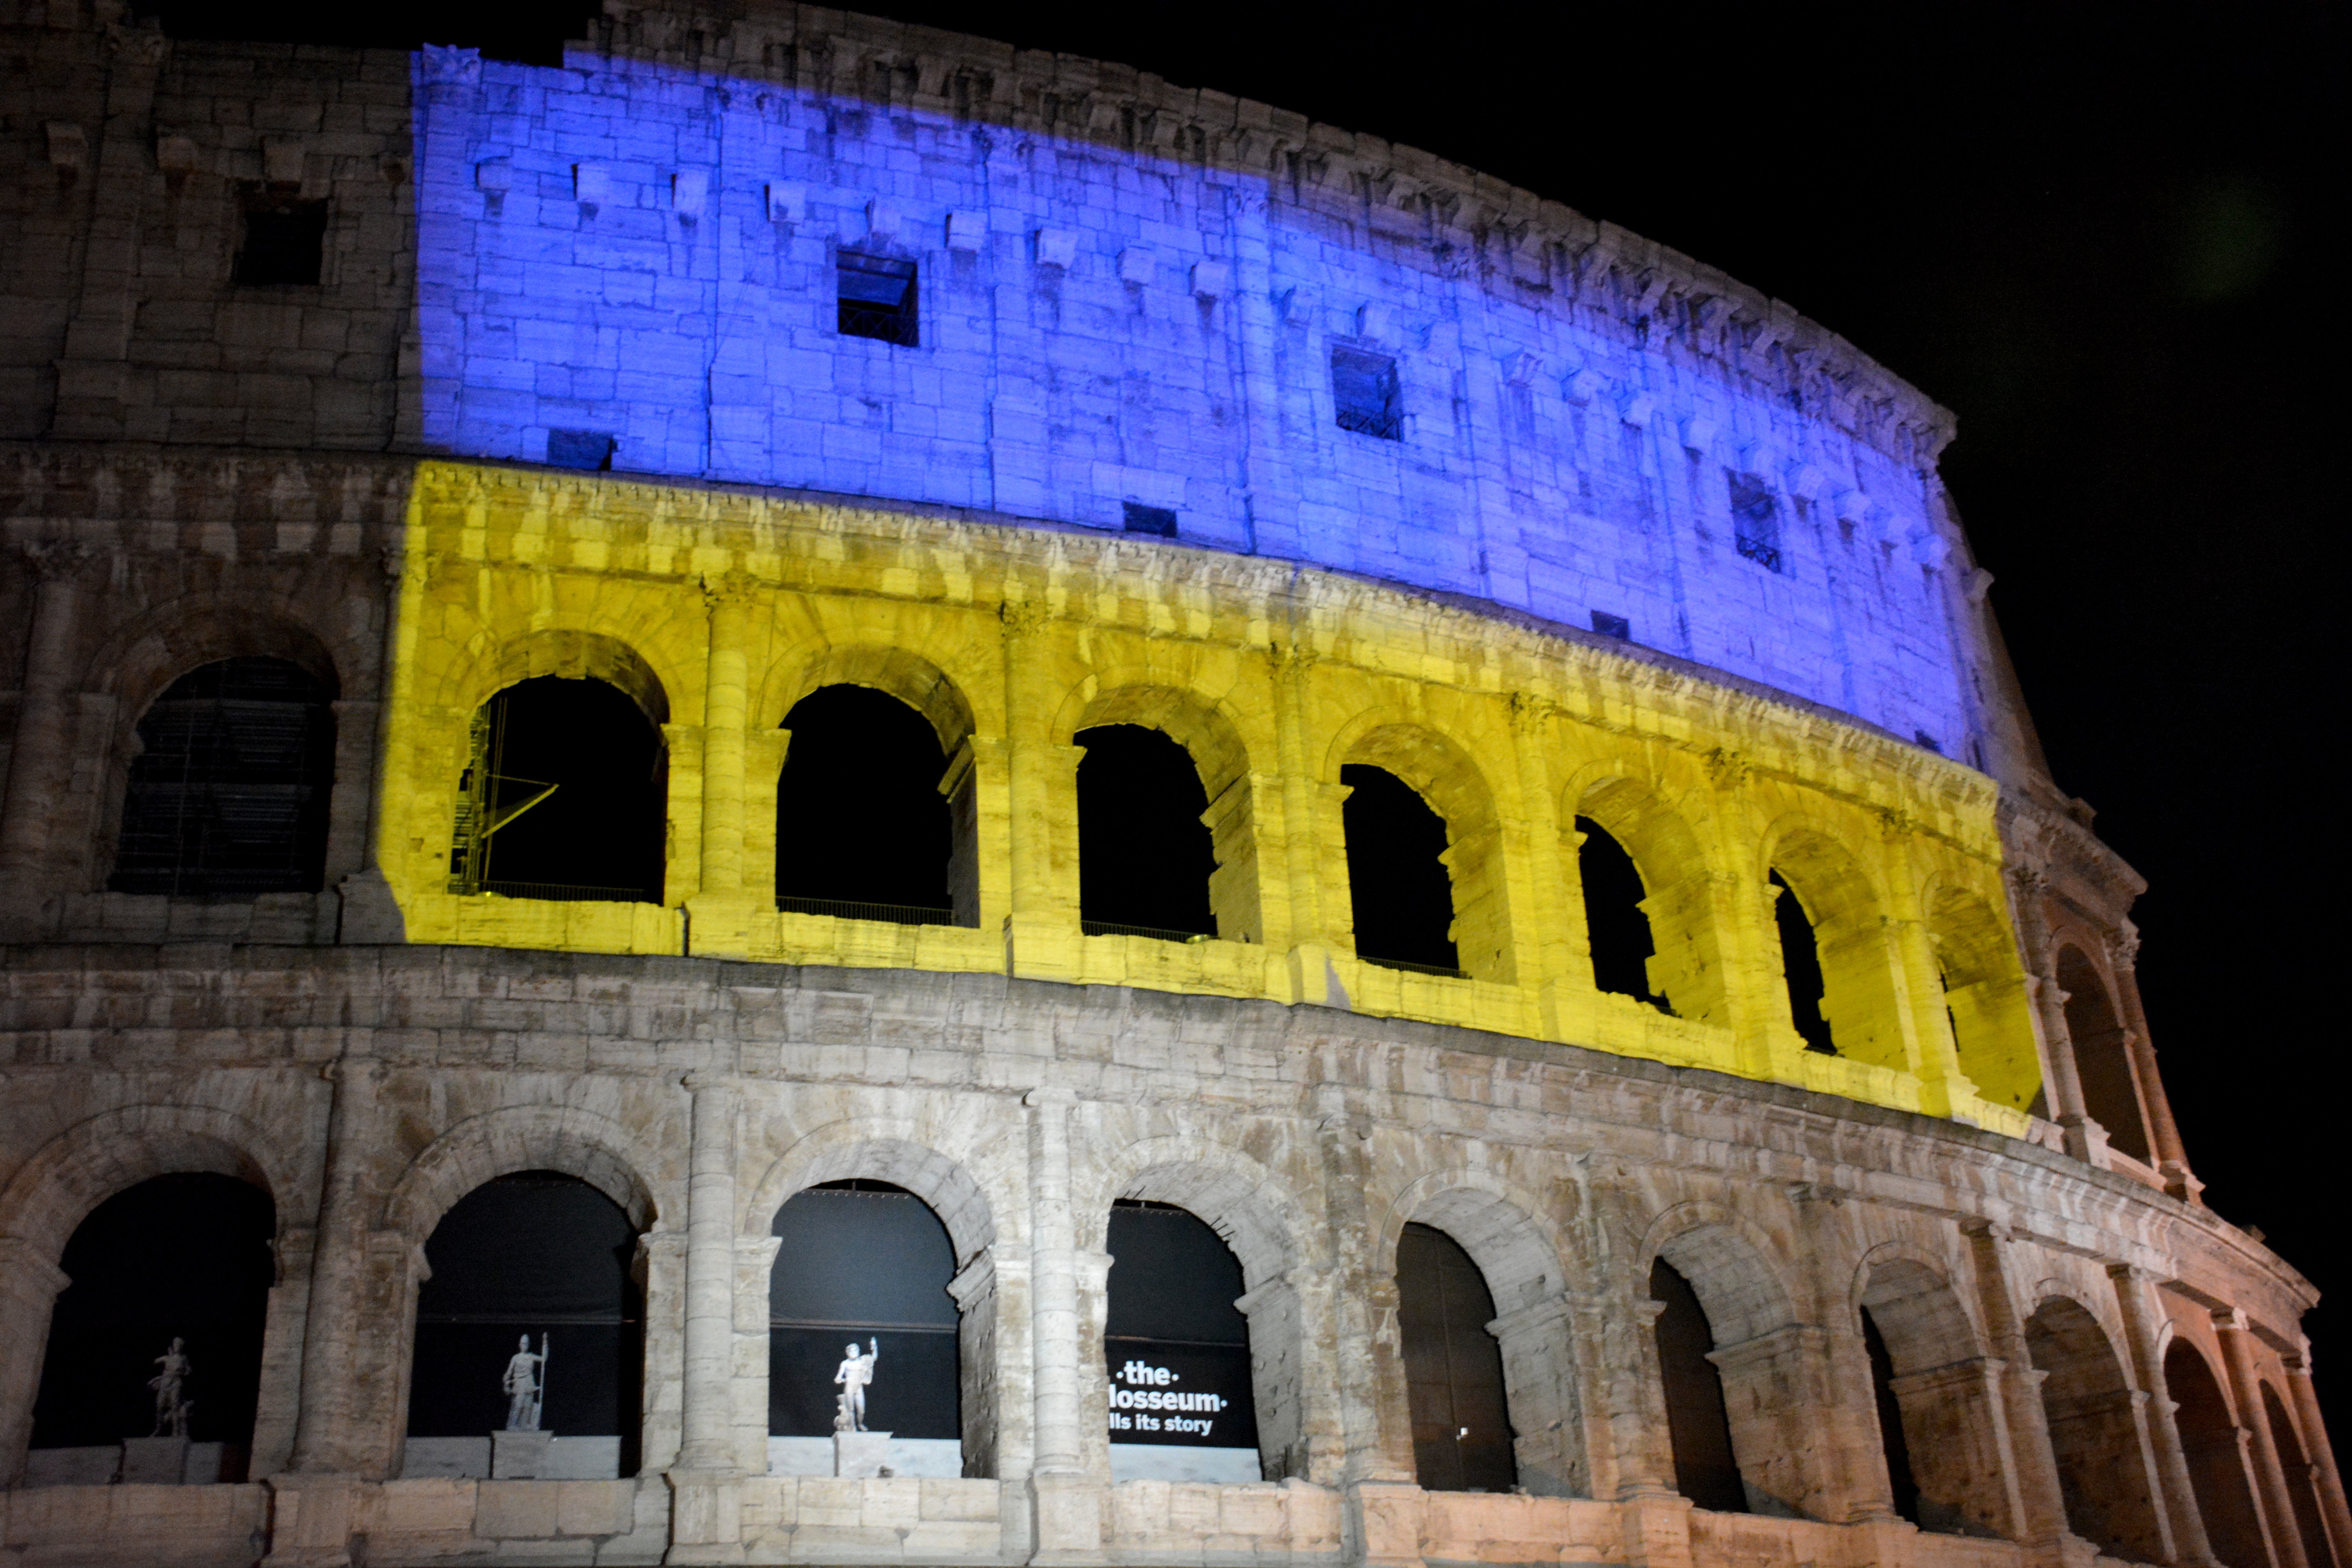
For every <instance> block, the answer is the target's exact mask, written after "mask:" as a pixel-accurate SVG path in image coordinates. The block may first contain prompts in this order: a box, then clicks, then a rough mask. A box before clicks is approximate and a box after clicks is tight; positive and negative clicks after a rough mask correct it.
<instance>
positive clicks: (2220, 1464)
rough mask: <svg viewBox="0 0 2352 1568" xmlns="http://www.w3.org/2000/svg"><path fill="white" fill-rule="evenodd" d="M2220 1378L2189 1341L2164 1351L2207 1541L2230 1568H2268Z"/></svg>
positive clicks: (2180, 1339)
mask: <svg viewBox="0 0 2352 1568" xmlns="http://www.w3.org/2000/svg"><path fill="white" fill-rule="evenodd" d="M2168 1326H2169V1321H2168ZM2221 1377H2222V1374H2221V1373H2220V1372H2218V1371H2216V1370H2215V1368H2214V1366H2213V1363H2211V1362H2210V1360H2208V1359H2207V1358H2206V1355H2205V1352H2203V1351H2202V1350H2201V1349H2200V1348H2199V1347H2198V1345H2197V1344H2196V1343H2195V1342H2193V1341H2191V1340H2190V1339H2189V1337H2188V1336H2186V1335H2180V1334H2176V1335H2174V1336H2173V1337H2172V1342H2171V1343H2169V1344H2168V1345H2167V1346H2166V1347H2165V1351H2164V1386H2165V1392H2166V1393H2168V1394H2170V1395H2171V1396H2172V1399H2173V1402H2174V1410H2173V1422H2174V1425H2175V1426H2177V1427H2178V1428H2179V1433H2180V1451H2181V1457H2182V1458H2184V1459H2186V1460H2187V1461H2188V1465H2189V1490H2190V1491H2191V1492H2192V1493H2194V1494H2195V1496H2196V1500H2197V1512H2198V1516H2199V1517H2200V1519H2202V1520H2203V1521H2204V1523H2205V1537H2206V1540H2207V1541H2208V1542H2210V1543H2211V1544H2212V1547H2213V1554H2214V1556H2216V1557H2218V1558H2220V1559H2221V1561H2222V1562H2223V1563H2227V1564H2228V1565H2229V1568H2268V1565H2269V1563H2270V1546H2269V1544H2268V1542H2265V1541H2264V1540H2263V1521H2262V1515H2261V1514H2260V1513H2258V1512H2256V1511H2255V1508H2254V1494H2253V1489H2252V1486H2251V1485H2250V1484H2249V1481H2248V1479H2247V1475H2246V1453H2245V1450H2244V1447H2243V1446H2242V1441H2241V1437H2242V1433H2241V1431H2240V1427H2239V1423H2238V1421H2237V1419H2236V1418H2235V1417H2234V1416H2232V1415H2231V1413H2230V1402H2229V1400H2228V1398H2227V1397H2226V1396H2225V1395H2224V1394H2222V1392H2221V1388H2222V1382H2221Z"/></svg>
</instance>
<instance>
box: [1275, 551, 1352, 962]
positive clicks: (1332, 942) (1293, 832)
mask: <svg viewBox="0 0 2352 1568" xmlns="http://www.w3.org/2000/svg"><path fill="white" fill-rule="evenodd" d="M1292 581H1293V584H1294V585H1295V584H1296V582H1297V578H1296V577H1295V576H1294V577H1293V579H1292ZM1288 608H1289V615H1290V617H1291V624H1289V625H1288V626H1286V628H1285V633H1284V635H1285V636H1286V637H1290V638H1294V639H1298V640H1299V641H1304V640H1305V639H1306V638H1307V637H1310V636H1311V633H1310V632H1309V631H1308V630H1307V628H1304V627H1301V626H1297V624H1296V617H1297V616H1298V615H1299V614H1301V613H1303V612H1302V611H1301V610H1300V608H1299V606H1298V602H1297V599H1296V597H1295V596H1294V597H1292V598H1291V599H1290V600H1289V601H1288ZM1314 678H1315V655H1314V653H1313V651H1312V649H1311V648H1309V647H1303V646H1298V642H1297V641H1295V642H1293V643H1291V644H1289V645H1287V646H1286V645H1284V644H1281V643H1277V644H1276V648H1275V659H1274V670H1273V676H1272V686H1273V694H1274V713H1275V748H1276V754H1277V758H1278V762H1277V768H1278V771H1279V774H1280V777H1281V780H1282V786H1281V796H1280V800H1281V833H1282V840H1283V867H1284V869H1285V871H1286V874H1287V880H1286V883H1285V886H1284V898H1283V904H1284V908H1285V910H1286V911H1287V913H1288V917H1289V919H1288V921H1287V924H1286V926H1285V927H1282V928H1276V927H1274V926H1272V925H1271V924H1269V927H1268V929H1267V931H1266V941H1267V942H1268V943H1269V944H1273V943H1280V944H1283V946H1284V948H1285V950H1286V952H1288V954H1289V958H1290V974H1289V982H1290V994H1289V1000H1291V1001H1293V1002H1306V1003H1310V1004H1316V1005H1323V1006H1332V1007H1345V1006H1347V1005H1348V994H1347V992H1346V990H1345V989H1344V988H1342V986H1341V985H1340V984H1339V972H1338V971H1337V970H1336V969H1334V968H1333V967H1332V964H1331V957H1332V955H1333V954H1334V953H1340V952H1353V951H1354V948H1355V915H1354V911H1353V910H1352V909H1351V908H1350V907H1349V900H1350V894H1349V883H1348V847H1347V832H1346V827H1345V818H1344V816H1342V807H1343V805H1344V803H1345V802H1346V800H1347V798H1348V792H1347V788H1346V786H1345V785H1342V784H1339V783H1337V782H1330V783H1327V782H1325V781H1324V779H1323V778H1322V776H1321V773H1322V769H1321V766H1320V763H1319V761H1318V757H1319V752H1320V748H1319V747H1318V745H1317V743H1316V742H1317V737H1316V736H1315V735H1314V733H1313V732H1312V731H1313V723H1312V721H1311V719H1310V717H1309V716H1310V715H1311V714H1313V713H1314V711H1315V702H1314V694H1313V692H1312V691H1311V690H1310V687H1311V686H1312V684H1313V682H1314ZM1271 816H1272V813H1271V812H1269V813H1268V817H1271ZM1265 826H1271V823H1270V822H1266V823H1265Z"/></svg>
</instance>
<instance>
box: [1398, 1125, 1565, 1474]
mask: <svg viewBox="0 0 2352 1568" xmlns="http://www.w3.org/2000/svg"><path fill="white" fill-rule="evenodd" d="M1543 1212H1544V1205H1542V1203H1541V1202H1540V1200H1538V1199H1537V1198H1536V1197H1535V1195H1534V1194H1530V1193H1527V1192H1523V1191H1520V1190H1519V1189H1517V1188H1516V1187H1514V1186H1512V1185H1510V1184H1507V1183H1505V1182H1502V1181H1500V1180H1497V1179H1496V1178H1495V1177H1493V1176H1490V1175H1488V1174H1486V1173H1483V1172H1478V1171H1469V1170H1449V1171H1433V1172H1431V1173H1428V1174H1426V1175H1424V1176H1422V1177H1420V1178H1419V1179H1418V1180H1416V1181H1414V1182H1413V1183H1412V1184H1410V1185H1409V1186H1407V1187H1406V1188H1405V1189H1404V1190H1403V1191H1402V1192H1400V1193H1399V1194H1397V1196H1396V1200H1395V1201H1394V1203H1392V1204H1391V1205H1390V1208H1389V1212H1388V1214H1387V1215H1386V1216H1385V1218H1384V1219H1383V1220H1382V1222H1381V1228H1380V1232H1379V1236H1378V1239H1377V1243H1376V1246H1377V1251H1376V1255H1375V1261H1374V1264H1373V1270H1374V1277H1375V1279H1381V1280H1388V1279H1394V1278H1395V1275H1396V1257H1397V1241H1398V1238H1399V1237H1401V1236H1402V1234H1403V1231H1404V1227H1405V1226H1406V1225H1407V1224H1408V1223H1413V1224H1420V1225H1426V1226H1432V1227H1433V1228H1435V1229H1437V1230H1442V1231H1444V1233H1445V1234H1446V1235H1447V1236H1449V1237H1453V1238H1454V1241H1455V1243H1456V1244H1458V1245H1459V1246H1460V1247H1461V1248H1462V1250H1463V1251H1465V1252H1466V1253H1468V1254H1469V1255H1470V1260H1471V1261H1472V1262H1473V1263H1475V1264H1476V1265H1477V1266H1478V1271H1479V1272H1480V1273H1481V1274H1483V1275H1485V1276H1486V1288H1487V1289H1488V1291H1489V1292H1490V1293H1491V1294H1492V1295H1493V1296H1494V1298H1495V1311H1496V1316H1495V1321H1493V1322H1492V1323H1490V1324H1488V1325H1487V1329H1488V1331H1489V1332H1491V1333H1492V1334H1493V1335H1494V1336H1495V1339H1496V1342H1497V1343H1498V1345H1499V1346H1500V1347H1501V1350H1502V1356H1503V1391H1504V1396H1505V1399H1506V1400H1507V1404H1508V1405H1509V1408H1510V1419H1511V1433H1512V1443H1511V1447H1512V1454H1513V1458H1515V1459H1516V1460H1517V1466H1518V1480H1519V1485H1520V1486H1521V1487H1523V1488H1524V1489H1527V1490H1528V1492H1530V1493H1532V1494H1534V1495H1535V1496H1538V1497H1590V1496H1591V1485H1592V1479H1591V1466H1590V1464H1589V1463H1588V1461H1587V1459H1586V1456H1585V1454H1584V1448H1583V1444H1582V1442H1581V1438H1582V1436H1583V1430H1584V1426H1583V1417H1582V1413H1581V1401H1580V1398H1579V1395H1578V1382H1577V1360H1578V1357H1577V1347H1576V1343H1575V1335H1574V1332H1573V1325H1572V1323H1571V1321H1570V1313H1569V1310H1568V1302H1567V1300H1566V1295H1565V1292H1566V1288H1567V1268H1566V1266H1565V1264H1564V1263H1563V1262H1562V1260H1561V1258H1560V1254H1559V1247H1558V1246H1557V1245H1556V1244H1555V1242H1554V1240H1553V1238H1552V1237H1550V1236H1549V1235H1548V1234H1546V1230H1545V1227H1544V1226H1542V1225H1541V1224H1539V1223H1538V1221H1537V1220H1536V1218H1535V1217H1534V1216H1535V1215H1539V1214H1541V1213H1543Z"/></svg>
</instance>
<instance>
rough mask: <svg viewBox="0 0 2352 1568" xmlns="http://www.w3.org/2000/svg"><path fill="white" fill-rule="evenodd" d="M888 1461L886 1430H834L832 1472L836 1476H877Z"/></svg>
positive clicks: (888, 1445) (888, 1437)
mask: <svg viewBox="0 0 2352 1568" xmlns="http://www.w3.org/2000/svg"><path fill="white" fill-rule="evenodd" d="M889 1463H890V1434H889V1433H887V1432H835V1434H834V1435H833V1473H834V1474H835V1475H836V1476H878V1475H880V1474H881V1473H882V1472H883V1471H884V1470H885V1469H886V1468H888V1467H889Z"/></svg>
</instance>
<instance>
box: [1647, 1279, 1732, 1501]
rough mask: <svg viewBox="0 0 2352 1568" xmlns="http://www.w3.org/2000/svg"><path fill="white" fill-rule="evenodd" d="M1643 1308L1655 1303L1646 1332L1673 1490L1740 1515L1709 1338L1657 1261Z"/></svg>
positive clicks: (1689, 1292) (1685, 1285) (1684, 1285)
mask: <svg viewBox="0 0 2352 1568" xmlns="http://www.w3.org/2000/svg"><path fill="white" fill-rule="evenodd" d="M1650 1300H1654V1301H1657V1302H1660V1303H1662V1304H1663V1305H1662V1310H1660V1311H1659V1313H1658V1321H1657V1323H1656V1325H1655V1326H1654V1329H1653V1332H1654V1334H1655V1336H1656V1338H1657V1344H1658V1378H1659V1381H1660V1382H1661V1383H1662V1384H1664V1387H1665V1395H1666V1431H1667V1435H1668V1436H1670V1437H1671V1438H1672V1440H1673V1442H1674V1449H1675V1490H1676V1491H1678V1492H1680V1493H1682V1494H1683V1496H1685V1497H1686V1498H1688V1499H1690V1500H1691V1501H1693V1502H1695V1503H1696V1504H1697V1505H1698V1506H1699V1507H1701V1508H1705V1509H1713V1510H1715V1511H1717V1512H1718V1513H1746V1512H1747V1511H1748V1488H1747V1486H1746V1484H1745V1483H1744V1482H1742V1481H1741V1480H1740V1479H1739V1462H1738V1459H1736V1458H1733V1456H1732V1450H1731V1415H1730V1412H1729V1411H1728V1410H1727V1409H1726V1408H1725V1405H1724V1403H1723V1374H1722V1373H1720V1372H1718V1371H1717V1369H1716V1365H1715V1363H1713V1362H1711V1361H1709V1360H1707V1355H1706V1352H1709V1351H1711V1350H1713V1349H1714V1348H1715V1330H1714V1328H1713V1327H1712V1326H1711V1325H1709V1323H1708V1322H1707V1321H1706V1308H1704V1307H1702V1306H1700V1305H1699V1301H1698V1292H1697V1291H1696V1290H1694V1289H1691V1285H1690V1281H1689V1280H1687V1279H1684V1278H1683V1277H1682V1275H1681V1273H1680V1272H1678V1271H1677V1270H1676V1269H1675V1266H1674V1265H1673V1264H1671V1263H1668V1262H1667V1261H1666V1260H1665V1259H1664V1258H1658V1259H1656V1260H1655V1261H1654V1262H1653V1263H1652V1264H1651V1265H1650Z"/></svg>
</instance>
